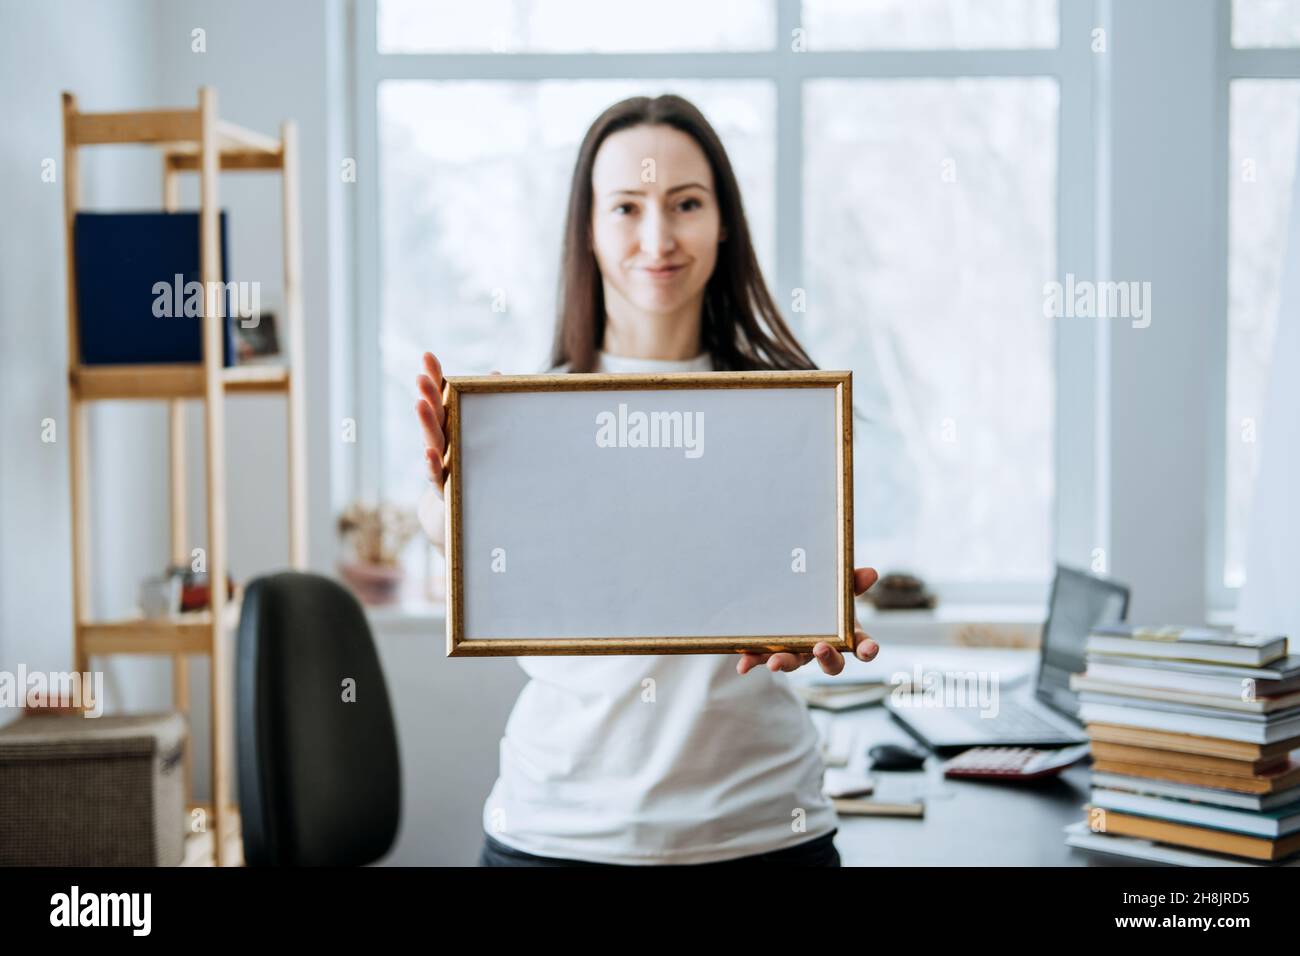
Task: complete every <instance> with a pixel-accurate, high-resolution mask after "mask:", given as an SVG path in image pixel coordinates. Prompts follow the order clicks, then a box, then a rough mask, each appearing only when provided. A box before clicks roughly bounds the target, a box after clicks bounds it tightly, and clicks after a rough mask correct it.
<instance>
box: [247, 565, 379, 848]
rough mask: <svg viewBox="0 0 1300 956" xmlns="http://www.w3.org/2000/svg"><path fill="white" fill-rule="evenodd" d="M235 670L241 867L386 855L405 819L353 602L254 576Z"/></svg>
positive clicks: (309, 583)
mask: <svg viewBox="0 0 1300 956" xmlns="http://www.w3.org/2000/svg"><path fill="white" fill-rule="evenodd" d="M235 671H236V688H237V689H236V702H235V707H236V723H237V728H238V753H239V758H238V760H239V802H240V813H241V818H242V825H243V836H244V860H245V862H246V864H247V865H249V866H359V865H363V864H366V863H371V862H373V861H375V860H377V859H379V858H380V857H381V856H383V855H384V854H385V853H387V852H388V850H389V848H390V847H391V846H392V845H393V840H394V838H395V837H396V835H397V826H398V821H399V819H400V816H401V768H400V766H399V762H398V753H397V729H396V726H395V725H394V723H393V711H392V708H391V707H390V705H389V701H388V689H387V687H386V685H385V684H384V675H383V671H382V670H381V669H380V666H379V656H378V654H377V653H376V652H375V644H374V641H373V640H372V639H371V636H370V626H369V624H368V623H367V622H366V617H365V614H364V613H363V612H362V610H361V605H360V604H358V603H357V599H356V598H355V597H353V596H352V594H351V593H350V592H349V591H347V590H346V589H345V588H344V587H342V586H341V585H340V584H338V583H336V582H334V581H332V580H330V579H329V578H325V577H321V576H319V575H315V574H300V573H297V572H285V573H282V574H275V575H271V576H269V577H263V578H258V579H256V580H254V581H253V582H252V583H251V584H249V585H248V587H247V589H246V590H245V593H244V607H243V611H242V613H241V615H240V619H239V648H238V652H237V659H236V662H235ZM349 680H351V681H353V682H354V683H352V684H351V685H350V686H351V687H352V688H353V689H354V695H352V696H354V697H355V700H351V701H350V700H349V699H348V697H349V694H348V693H347V687H346V686H345V684H346V682H347V681H349Z"/></svg>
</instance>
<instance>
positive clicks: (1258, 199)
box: [1223, 80, 1300, 587]
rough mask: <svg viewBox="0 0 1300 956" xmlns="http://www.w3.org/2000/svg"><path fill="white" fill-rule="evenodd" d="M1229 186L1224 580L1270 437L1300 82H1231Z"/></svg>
mask: <svg viewBox="0 0 1300 956" xmlns="http://www.w3.org/2000/svg"><path fill="white" fill-rule="evenodd" d="M1229 104H1230V110H1231V114H1230V117H1231V118H1230V122H1229V126H1230V133H1229V140H1228V141H1229V146H1228V150H1229V164H1228V172H1229V182H1228V412H1227V442H1226V447H1227V461H1226V463H1225V466H1226V469H1227V482H1226V484H1227V488H1226V495H1227V500H1226V504H1225V507H1224V511H1225V519H1226V520H1225V528H1224V552H1225V554H1224V568H1223V583H1224V584H1225V585H1226V586H1227V587H1240V586H1241V585H1242V584H1243V583H1244V582H1245V579H1246V575H1245V569H1246V532H1247V529H1248V521H1249V516H1250V503H1251V498H1252V495H1253V492H1254V487H1255V476H1256V474H1257V473H1258V471H1259V455H1260V448H1261V445H1263V444H1265V443H1267V440H1268V439H1267V437H1266V435H1267V431H1266V429H1267V426H1268V422H1267V420H1265V419H1264V418H1263V412H1264V398H1265V396H1266V395H1267V393H1268V378H1269V372H1270V370H1271V368H1272V356H1273V335H1274V333H1275V332H1276V330H1277V315H1278V295H1279V293H1280V291H1281V284H1282V261H1283V255H1284V253H1285V251H1286V245H1287V225H1288V220H1289V217H1290V214H1291V189H1292V186H1293V185H1294V183H1295V165H1296V133H1297V130H1298V129H1300V81H1297V80H1237V81H1235V82H1233V84H1232V86H1231V92H1230V94H1229Z"/></svg>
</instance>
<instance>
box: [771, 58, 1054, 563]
mask: <svg viewBox="0 0 1300 956" xmlns="http://www.w3.org/2000/svg"><path fill="white" fill-rule="evenodd" d="M805 106H806V108H805V124H806V125H805V143H806V147H805V149H806V152H805V164H804V195H805V209H804V277H805V281H806V283H807V290H806V293H807V300H806V305H807V311H806V314H804V315H802V316H798V315H796V318H801V319H802V320H803V323H802V326H803V329H804V333H805V338H806V340H807V342H808V344H809V346H810V348H811V349H812V352H813V358H814V359H815V360H817V362H818V364H819V365H821V366H822V367H823V368H846V367H847V368H852V369H853V372H854V377H853V396H854V404H855V406H857V408H858V410H859V412H860V413H861V415H862V416H864V417H865V418H866V419H868V420H869V421H868V422H862V421H859V422H857V423H856V427H857V430H858V432H859V435H860V437H859V439H858V441H857V443H856V444H857V448H858V451H857V453H856V454H855V460H854V472H855V478H856V482H855V483H856V485H857V488H856V506H855V512H854V517H855V523H856V535H855V537H856V539H857V554H858V558H859V563H864V564H865V563H871V564H872V565H873V566H875V567H878V568H880V569H881V570H882V571H883V570H884V569H886V568H899V567H904V568H910V569H914V570H917V571H919V572H920V573H922V574H924V575H925V576H927V577H928V578H932V579H936V580H944V581H963V580H965V581H1013V580H1019V581H1025V580H1034V581H1045V580H1047V579H1048V578H1049V577H1050V568H1051V553H1052V549H1051V546H1052V535H1051V528H1052V501H1053V484H1054V479H1053V468H1052V447H1053V421H1054V387H1055V386H1054V381H1055V380H1054V374H1053V353H1052V342H1053V330H1052V326H1051V323H1050V321H1049V320H1046V319H1044V318H1043V286H1044V283H1045V282H1047V281H1049V280H1050V279H1052V278H1053V277H1054V275H1055V260H1056V256H1055V249H1056V140H1057V125H1056V121H1057V110H1058V93H1057V87H1056V84H1055V82H1054V81H1053V80H1050V79H1046V78H1033V79H989V80H984V79H959V80H887V81H881V80H825V81H818V82H814V83H810V84H808V88H807V92H806V97H805Z"/></svg>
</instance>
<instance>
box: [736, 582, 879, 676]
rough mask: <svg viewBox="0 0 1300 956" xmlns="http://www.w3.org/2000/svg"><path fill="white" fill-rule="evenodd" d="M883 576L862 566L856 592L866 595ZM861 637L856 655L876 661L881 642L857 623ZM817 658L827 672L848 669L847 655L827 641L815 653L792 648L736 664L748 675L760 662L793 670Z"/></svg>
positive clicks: (772, 668)
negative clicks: (800, 652) (791, 649)
mask: <svg viewBox="0 0 1300 956" xmlns="http://www.w3.org/2000/svg"><path fill="white" fill-rule="evenodd" d="M879 577H880V575H878V574H877V573H876V569H875V568H858V569H857V570H855V571H854V572H853V593H854V594H863V593H865V592H866V590H867V589H868V588H870V587H871V585H873V584H875V583H876V580H877V579H878V578H879ZM854 627H855V629H856V633H857V637H856V639H855V640H854V642H853V643H854V648H853V654H854V656H855V657H857V659H858V660H860V661H870V660H874V659H875V656H876V655H877V654H878V653H879V652H880V645H879V644H877V643H876V642H875V641H873V640H872V639H871V638H870V637H868V636H867V635H866V632H865V631H863V630H862V628H860V627H858V626H857V624H856V622H855V624H854ZM814 657H815V658H817V663H819V664H821V666H822V670H824V671H825V672H826V673H827V674H830V675H832V676H834V675H835V674H838V673H839V672H840V671H842V670H844V655H843V654H841V653H840V652H839V651H837V650H836V649H835V648H833V647H831V646H830V645H829V644H827V643H826V642H825V641H822V642H820V643H819V644H818V645H817V646H816V647H814V648H813V649H812V651H811V652H807V651H805V652H804V653H802V654H795V653H791V652H788V651H782V652H780V653H777V654H741V655H740V663H738V664H737V665H736V671H737V672H738V673H740V674H746V673H748V672H749V671H751V670H753V669H754V668H755V667H757V666H758V665H760V664H767V669H768V670H770V671H773V672H775V671H793V670H798V669H799V668H800V667H803V666H804V665H805V664H807V663H808V662H809V661H810V660H812V659H813V658H814Z"/></svg>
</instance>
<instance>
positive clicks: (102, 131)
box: [68, 110, 282, 168]
mask: <svg viewBox="0 0 1300 956" xmlns="http://www.w3.org/2000/svg"><path fill="white" fill-rule="evenodd" d="M68 120H69V126H68V145H69V146H103V145H107V144H111V143H143V144H153V145H159V146H165V147H167V150H168V152H169V153H171V154H190V155H193V156H194V157H196V160H197V156H198V151H199V142H200V140H201V139H202V135H203V120H202V114H201V111H200V110H134V111H128V112H122V113H73V114H72V115H71V116H70V117H69V118H68ZM216 133H217V135H216V141H217V150H218V151H219V152H222V153H231V154H235V153H243V154H257V155H260V156H268V157H269V156H274V157H276V159H277V162H276V166H278V165H279V162H278V160H279V157H280V156H281V155H282V152H281V146H280V141H279V140H278V139H275V138H274V137H272V136H266V135H263V134H262V133H256V132H254V131H253V130H251V129H244V128H243V127H242V126H239V125H237V124H235V123H231V122H229V121H228V120H218V121H217V123H216ZM196 167H197V162H196ZM271 168H275V167H271Z"/></svg>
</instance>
